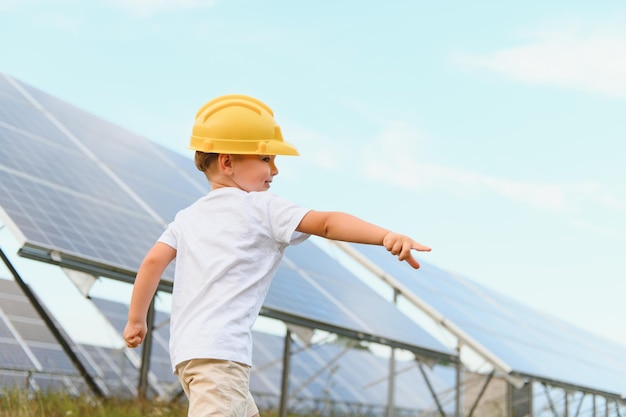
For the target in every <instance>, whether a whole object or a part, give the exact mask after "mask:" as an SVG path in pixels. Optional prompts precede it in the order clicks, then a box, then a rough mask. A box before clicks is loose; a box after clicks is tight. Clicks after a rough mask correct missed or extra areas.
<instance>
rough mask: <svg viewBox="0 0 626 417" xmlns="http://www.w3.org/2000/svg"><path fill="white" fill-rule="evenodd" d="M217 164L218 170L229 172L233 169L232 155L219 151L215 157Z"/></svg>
mask: <svg viewBox="0 0 626 417" xmlns="http://www.w3.org/2000/svg"><path fill="white" fill-rule="evenodd" d="M217 164H218V166H219V168H220V171H222V172H224V173H226V174H230V173H231V172H232V169H233V156H232V155H230V154H227V153H221V154H219V156H218V157H217Z"/></svg>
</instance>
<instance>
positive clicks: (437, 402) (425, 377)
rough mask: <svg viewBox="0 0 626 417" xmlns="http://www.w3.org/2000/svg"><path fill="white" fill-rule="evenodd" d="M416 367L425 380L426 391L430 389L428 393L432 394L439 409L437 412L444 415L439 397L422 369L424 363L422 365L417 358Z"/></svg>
mask: <svg viewBox="0 0 626 417" xmlns="http://www.w3.org/2000/svg"><path fill="white" fill-rule="evenodd" d="M416 361H417V367H418V369H419V370H420V372H421V374H422V377H423V378H424V382H426V386H427V387H428V391H430V395H432V397H433V400H435V404H436V405H437V410H439V414H440V415H442V416H445V415H446V413H445V411H443V407H442V406H441V402H440V401H439V397H437V393H436V392H435V390H434V388H433V385H432V384H431V383H430V379H429V378H428V375H426V371H424V365H422V362H420V361H419V360H417V358H416Z"/></svg>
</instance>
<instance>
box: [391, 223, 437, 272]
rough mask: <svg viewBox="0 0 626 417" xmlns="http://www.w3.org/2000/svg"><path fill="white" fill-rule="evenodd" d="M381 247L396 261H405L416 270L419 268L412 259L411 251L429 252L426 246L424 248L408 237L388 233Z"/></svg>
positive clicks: (417, 263)
mask: <svg viewBox="0 0 626 417" xmlns="http://www.w3.org/2000/svg"><path fill="white" fill-rule="evenodd" d="M383 246H384V247H385V249H387V250H388V251H389V252H391V254H392V255H396V256H397V257H398V260H400V261H407V262H408V264H409V265H411V266H412V267H413V268H415V269H417V268H419V267H420V264H419V262H417V260H416V259H415V258H414V257H413V254H412V253H411V250H412V249H414V250H418V251H420V252H430V248H429V247H428V246H424V245H422V244H421V243H418V242H416V241H414V240H413V239H411V238H410V237H408V236H405V235H401V234H398V233H394V232H389V233H387V234H386V235H385V237H384V238H383Z"/></svg>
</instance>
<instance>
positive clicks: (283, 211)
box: [265, 192, 310, 245]
mask: <svg viewBox="0 0 626 417" xmlns="http://www.w3.org/2000/svg"><path fill="white" fill-rule="evenodd" d="M265 194H267V195H268V196H269V197H270V198H269V200H268V215H269V218H270V223H271V225H272V233H273V234H274V238H275V239H276V240H277V241H278V242H281V243H284V244H287V245H295V244H298V243H302V242H303V241H305V240H306V239H307V238H308V237H309V236H310V235H308V234H306V233H300V232H297V231H296V227H298V225H299V224H300V221H301V220H302V218H303V217H304V215H305V214H307V213H308V212H309V211H310V209H308V208H305V207H302V206H299V205H297V204H295V203H292V202H291V201H289V200H287V199H284V198H282V197H279V196H276V195H274V194H270V193H267V192H265Z"/></svg>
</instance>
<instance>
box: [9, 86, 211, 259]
mask: <svg viewBox="0 0 626 417" xmlns="http://www.w3.org/2000/svg"><path fill="white" fill-rule="evenodd" d="M183 160H184V161H183ZM191 168H193V165H192V164H191V163H190V162H189V161H188V160H186V159H185V158H183V157H182V156H181V155H178V154H176V153H175V152H172V151H169V150H167V149H165V148H162V147H159V146H157V145H155V144H153V143H152V142H150V141H148V140H146V139H144V138H142V137H140V136H137V135H134V134H132V133H130V132H128V131H127V130H124V129H121V128H119V127H117V126H115V125H113V124H110V123H108V122H105V121H103V120H102V119H99V118H97V117H95V116H93V115H91V114H89V113H87V112H84V111H82V110H80V109H78V108H76V107H73V106H71V105H69V104H67V103H65V102H63V101H60V100H57V99H55V98H53V97H51V96H49V95H47V94H44V93H42V92H40V91H38V90H36V89H33V88H31V87H29V86H28V85H25V84H22V83H20V82H19V81H16V80H13V79H11V78H9V77H3V76H0V206H1V207H2V208H3V209H4V211H5V212H6V213H7V214H8V217H9V218H10V220H11V221H12V222H13V223H15V224H16V225H17V226H18V228H19V230H20V231H21V233H22V234H23V235H24V236H25V238H26V246H30V247H35V248H43V249H44V250H56V251H59V252H61V253H62V254H66V255H68V256H77V257H78V258H80V259H83V260H85V261H90V260H92V261H94V262H98V263H104V264H106V265H108V266H110V267H116V268H121V269H123V270H127V271H134V270H136V268H137V266H138V265H139V263H140V262H141V259H142V258H143V255H144V254H145V252H146V251H147V249H148V248H149V247H150V246H151V244H152V243H153V242H154V240H156V238H157V237H158V236H159V234H160V233H161V231H162V229H163V227H164V225H165V224H166V222H167V221H169V220H170V219H173V217H174V214H175V213H176V211H177V209H179V208H181V207H182V206H183V205H186V204H189V203H191V202H192V201H194V200H195V199H197V198H198V197H199V196H200V195H201V194H202V192H206V190H207V185H204V184H203V183H202V182H201V180H203V178H200V177H202V175H201V173H200V172H199V171H197V170H196V172H193V170H192V169H191Z"/></svg>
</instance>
